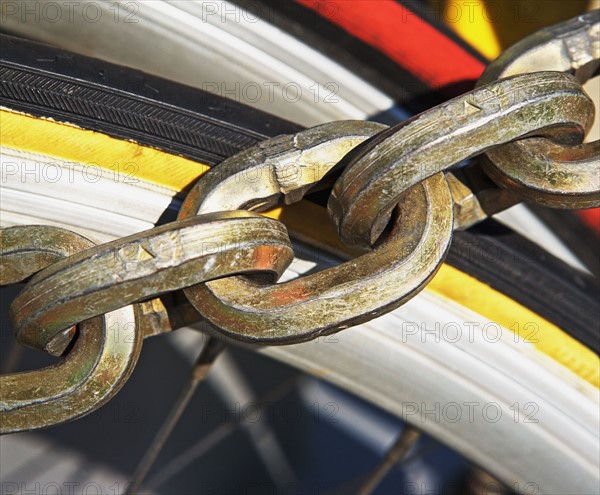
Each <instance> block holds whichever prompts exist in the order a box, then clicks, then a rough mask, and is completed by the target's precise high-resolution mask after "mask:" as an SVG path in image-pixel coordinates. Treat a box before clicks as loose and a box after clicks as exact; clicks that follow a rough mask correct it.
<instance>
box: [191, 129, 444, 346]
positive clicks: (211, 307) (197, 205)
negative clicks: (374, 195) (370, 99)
mask: <svg viewBox="0 0 600 495" xmlns="http://www.w3.org/2000/svg"><path fill="white" fill-rule="evenodd" d="M382 128H383V126H381V125H377V124H367V125H365V123H363V122H359V121H347V122H334V123H330V124H323V125H321V126H318V127H315V128H312V129H308V130H306V131H301V132H299V133H297V134H295V135H293V136H282V137H280V138H276V139H275V141H274V142H273V141H272V142H271V143H269V144H263V145H258V146H257V147H255V148H252V149H250V150H248V151H246V152H244V153H241V154H239V155H236V156H234V157H232V158H230V159H229V160H226V161H225V162H223V163H222V164H221V165H219V167H218V168H216V169H214V171H213V170H211V171H209V172H208V173H207V174H206V175H205V176H204V177H203V178H202V179H201V180H200V181H199V182H198V183H197V184H196V186H195V187H194V188H193V190H192V191H191V192H190V193H189V194H188V196H187V198H186V201H185V202H184V204H183V206H182V210H181V213H180V217H187V216H189V215H195V214H205V213H208V212H212V211H222V210H225V209H238V208H242V207H244V206H247V205H248V204H250V202H252V203H253V204H254V205H255V206H254V207H255V208H258V209H264V208H266V207H268V206H271V205H273V204H276V203H277V201H278V200H279V199H280V198H282V197H285V201H286V202H292V201H294V200H299V199H300V198H301V196H302V193H303V192H304V191H306V190H307V185H311V184H314V183H316V182H318V181H319V180H321V179H322V178H323V177H324V176H325V175H326V174H327V173H328V172H329V169H330V168H331V167H332V166H333V165H335V164H337V163H338V162H339V161H340V160H341V159H342V158H343V157H344V156H346V154H347V153H348V151H350V149H352V148H353V147H354V146H357V145H358V144H359V143H361V142H363V141H365V140H366V139H367V138H369V137H370V136H372V135H374V134H375V133H376V132H377V131H379V130H381V129H382ZM367 131H369V132H367ZM298 162H300V163H301V165H300V166H299V167H294V164H295V163H298ZM285 170H287V173H284V172H283V171H285ZM257 176H258V177H260V181H258V182H259V183H260V186H259V187H257V186H256V185H255V183H254V181H248V180H245V179H244V178H245V177H257ZM292 177H293V179H292ZM452 213H453V208H452V198H451V196H450V191H449V189H448V185H447V183H446V181H445V179H444V177H443V176H438V177H433V178H432V179H431V180H429V181H425V182H423V183H422V184H421V185H420V186H419V187H417V188H416V189H415V190H414V191H412V193H411V194H410V195H409V197H408V198H407V200H406V201H405V203H403V205H402V206H401V208H400V210H399V212H398V221H397V222H396V223H395V225H394V227H393V228H392V230H391V232H390V235H389V237H388V238H387V240H386V242H384V243H383V244H382V245H381V246H379V247H378V248H377V249H376V250H374V251H372V252H370V253H367V254H364V255H363V256H361V257H360V258H359V259H357V260H353V261H349V262H346V263H343V264H341V265H338V266H335V267H333V268H329V269H327V270H324V271H321V272H317V273H314V274H311V275H308V276H306V277H301V278H298V279H295V280H291V281H289V282H286V283H282V284H277V285H271V286H261V285H258V284H256V283H253V282H252V281H251V280H248V279H245V278H241V277H236V278H227V279H223V280H216V281H214V282H210V283H207V284H203V285H197V286H194V287H190V288H187V289H185V291H184V292H185V294H186V296H187V297H188V299H189V300H190V301H191V303H192V304H193V305H194V306H195V307H196V308H197V309H198V311H200V313H201V314H202V315H203V316H204V317H206V318H208V319H209V320H210V321H211V323H212V324H213V325H215V326H216V327H217V328H219V330H220V331H221V332H222V333H224V334H226V335H228V336H230V337H232V338H235V339H238V340H243V341H249V342H255V343H256V342H260V343H262V344H285V343H297V342H302V341H306V340H309V339H312V338H315V337H316V336H318V335H322V334H327V333H332V332H335V331H338V330H341V329H343V328H347V327H349V326H351V325H354V324H357V323H360V322H362V321H368V320H371V319H373V318H375V317H376V316H378V315H380V314H383V313H385V312H388V311H390V310H391V309H393V308H395V307H397V306H399V305H400V304H402V303H403V302H405V301H407V300H408V299H410V298H411V297H413V296H414V295H415V294H416V293H417V292H418V291H419V290H421V289H422V287H423V286H424V285H425V284H426V283H427V281H428V280H429V279H430V278H431V277H432V276H433V275H434V274H435V272H436V270H437V269H438V268H439V266H440V263H441V261H442V260H443V258H444V256H445V253H446V250H447V248H448V246H449V242H450V237H451V233H452V222H453V221H452Z"/></svg>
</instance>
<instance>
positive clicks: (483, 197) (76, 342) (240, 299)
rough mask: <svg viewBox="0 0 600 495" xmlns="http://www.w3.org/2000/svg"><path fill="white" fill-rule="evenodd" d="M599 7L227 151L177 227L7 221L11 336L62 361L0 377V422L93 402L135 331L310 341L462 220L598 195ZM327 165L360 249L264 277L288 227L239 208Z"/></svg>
mask: <svg viewBox="0 0 600 495" xmlns="http://www.w3.org/2000/svg"><path fill="white" fill-rule="evenodd" d="M597 18H598V12H597V11H596V12H591V13H589V14H587V15H584V16H581V17H578V18H576V19H574V20H571V21H569V22H566V23H563V24H561V25H559V26H556V27H553V28H549V29H546V30H542V31H540V32H539V33H537V34H536V35H534V36H532V37H529V38H527V39H525V40H524V41H522V42H521V43H518V44H517V45H515V46H514V47H512V48H511V49H509V50H507V51H506V52H505V53H504V54H503V55H502V56H501V57H500V58H499V59H498V60H496V61H495V62H494V63H492V64H491V65H490V66H489V68H488V69H487V70H486V72H485V73H484V74H483V76H482V78H481V80H480V81H479V83H478V85H477V87H476V88H475V89H474V90H473V91H470V92H468V93H466V94H464V95H462V96H459V97H457V98H454V99H452V100H450V101H448V102H446V103H444V104H442V105H440V106H438V107H435V108H433V109H431V110H428V111H426V112H424V113H422V114H420V115H418V116H416V117H414V118H412V119H409V120H408V121H406V122H403V123H401V124H399V125H397V126H394V127H391V128H388V127H387V126H383V125H380V124H375V123H370V122H358V121H343V122H332V123H329V124H324V125H321V126H317V127H314V128H311V129H307V130H305V131H301V132H299V133H297V134H294V135H288V136H279V137H276V138H273V139H270V140H267V141H265V142H263V143H260V144H258V145H257V146H255V147H253V148H251V149H248V150H246V151H244V152H242V153H240V154H238V155H236V156H234V157H232V158H229V159H228V160H225V161H224V162H223V163H221V164H220V165H219V166H218V167H216V168H214V169H212V170H211V171H209V172H208V173H206V174H205V175H204V176H203V177H202V178H201V179H200V180H199V181H198V183H197V184H196V185H195V186H194V187H193V189H192V190H191V192H190V193H189V194H188V196H187V198H186V200H185V202H184V204H183V207H182V209H181V211H180V214H179V219H178V220H177V221H176V222H172V223H169V224H166V225H163V226H160V227H157V228H155V229H151V230H149V231H146V232H142V233H140V234H135V235H133V236H129V237H125V238H122V239H119V240H117V241H114V242H111V243H107V244H103V245H101V246H96V247H94V245H93V243H92V242H91V241H88V240H87V239H84V238H83V237H81V236H78V235H77V234H74V233H72V232H68V231H65V230H63V229H57V228H54V227H41V226H35V227H14V228H9V229H2V230H0V284H3V285H6V284H12V283H16V282H19V281H23V280H25V279H28V278H29V280H28V283H27V285H26V286H25V288H24V289H23V290H22V292H21V293H20V294H19V295H18V296H17V298H16V299H15V300H14V301H13V303H12V306H11V315H12V319H13V323H14V327H15V332H16V338H17V340H18V341H19V342H20V343H22V344H25V345H28V346H31V347H34V348H37V349H41V350H44V351H46V352H49V353H51V354H55V355H61V356H62V361H61V362H60V363H59V364H58V365H55V366H52V367H49V368H45V369H41V370H35V371H31V372H27V373H24V374H23V373H21V374H11V375H4V376H1V377H0V386H1V389H0V390H1V392H0V431H1V432H3V433H4V432H10V431H18V430H23V429H34V428H39V427H43V426H47V425H50V424H56V423H59V422H63V421H67V420H69V419H73V418H75V417H78V416H81V415H83V414H86V413H89V412H91V411H92V410H94V409H95V408H97V407H99V406H100V405H101V404H102V403H104V402H105V401H107V400H108V399H109V398H110V397H112V396H113V395H114V394H115V393H116V392H117V391H118V390H119V388H120V387H121V386H122V385H123V383H124V382H125V380H126V379H127V377H128V376H129V373H130V372H131V370H132V369H133V366H134V365H135V363H136V361H137V358H138V356H139V352H140V349H141V341H142V339H143V337H146V336H150V335H154V334H157V333H162V332H165V331H169V330H172V329H175V328H178V327H179V326H183V325H186V324H189V323H191V322H194V321H197V320H199V319H200V318H201V317H202V318H206V319H207V320H208V321H209V322H210V323H211V324H212V325H213V326H214V333H215V335H217V336H219V338H221V337H225V338H232V339H235V340H241V341H246V342H253V343H259V344H269V345H271V344H292V343H297V342H302V341H306V340H310V339H312V338H315V337H317V336H319V335H321V334H327V333H332V332H336V331H339V330H342V329H344V328H347V327H349V326H352V325H356V324H358V323H360V322H365V321H368V320H371V319H373V318H375V317H377V316H379V315H381V314H384V313H386V312H388V311H390V310H392V309H393V308H395V307H398V306H399V305H401V304H403V303H404V302H406V301H408V300H409V299H410V298H412V297H414V295H416V294H417V293H418V292H419V291H420V290H422V289H423V288H424V287H425V286H426V284H427V283H428V281H429V280H430V279H431V278H432V277H433V275H434V274H435V273H436V271H437V269H438V268H439V267H440V266H441V263H442V262H443V260H444V257H445V254H446V252H447V250H448V248H449V246H450V243H451V240H452V232H453V230H455V229H462V228H467V227H469V226H471V225H474V224H475V223H477V222H480V221H482V220H483V219H485V218H486V217H487V216H489V215H491V214H493V213H495V212H498V211H501V210H502V209H505V208H507V207H509V206H511V205H513V204H516V203H518V202H519V201H522V200H523V199H527V200H530V201H535V202H538V203H541V204H544V205H547V206H552V207H559V208H582V207H597V206H600V144H599V143H598V142H595V143H589V144H581V143H582V141H583V138H584V136H585V133H586V132H587V131H588V130H589V128H590V126H591V124H592V121H593V119H594V105H593V103H592V101H591V100H590V99H589V97H588V96H587V95H586V93H585V92H584V91H583V89H582V87H581V83H583V82H585V80H587V78H589V77H591V76H592V75H594V74H596V73H597V72H598V67H599V65H600V63H599V59H600V27H599V23H598V21H597ZM539 71H553V72H539ZM530 72H535V73H533V74H529V73H530ZM565 72H570V73H572V74H574V76H573V75H570V74H568V73H565ZM469 158H473V159H474V160H471V162H470V164H469V165H467V166H461V165H462V164H464V163H465V160H466V159H469ZM339 173H341V175H339ZM338 175H339V177H338V178H337V180H335V183H334V184H333V189H332V193H331V195H330V198H329V204H328V207H329V211H330V214H331V217H332V219H333V221H334V222H335V224H336V226H337V228H338V232H339V235H340V237H341V239H342V240H343V241H344V242H345V243H347V244H348V245H350V246H355V247H358V248H359V249H360V252H362V253H364V254H362V255H360V256H359V257H357V258H355V259H353V260H350V261H348V262H346V263H343V264H341V265H338V266H336V267H333V268H330V269H328V270H324V271H322V272H318V273H314V274H311V275H308V276H305V277H301V278H298V279H295V280H292V281H290V282H286V283H280V284H275V283H274V282H276V280H277V278H278V277H279V276H280V275H281V274H282V272H283V271H284V270H285V269H286V267H287V266H288V265H289V263H290V262H291V260H292V258H293V251H292V247H291V244H290V241H289V238H288V236H287V232H286V230H285V227H284V226H283V224H281V223H280V222H278V221H276V220H271V219H268V218H264V217H261V216H258V215H257V214H256V213H250V212H248V211H244V210H253V211H254V212H259V211H264V210H265V209H267V208H269V207H272V206H274V205H276V204H278V203H280V202H284V203H287V204H289V203H293V202H296V201H299V200H300V199H301V198H302V197H303V196H304V195H305V194H306V193H307V192H308V191H309V190H311V189H313V188H314V187H315V186H317V185H323V184H331V182H332V180H333V179H335V178H336V177H337V176H338ZM240 275H242V276H240ZM30 277H31V278H30ZM182 293H183V294H185V297H186V298H187V300H184V299H183V298H182V296H181V294H182ZM188 301H189V303H188ZM190 303H191V304H190ZM194 308H195V309H194ZM82 322H83V323H82ZM75 325H77V327H75ZM75 328H77V330H75ZM125 329H129V330H130V331H128V332H127V331H125ZM115 332H116V333H115ZM115 335H116V336H115Z"/></svg>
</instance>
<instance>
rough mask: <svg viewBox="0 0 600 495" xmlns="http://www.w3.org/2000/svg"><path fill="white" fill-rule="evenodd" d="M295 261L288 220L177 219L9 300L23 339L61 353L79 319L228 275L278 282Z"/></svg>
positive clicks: (58, 267)
mask: <svg viewBox="0 0 600 495" xmlns="http://www.w3.org/2000/svg"><path fill="white" fill-rule="evenodd" d="M292 259H293V251H292V247H291V244H290V241H289V238H288V235H287V231H286V230H285V227H284V226H283V224H282V223H280V222H278V221H276V220H272V219H269V218H264V217H261V216H258V215H256V214H254V213H250V212H246V211H237V212H222V213H216V214H212V215H202V216H198V217H193V218H189V219H187V220H180V221H177V222H172V223H170V224H167V225H164V226H161V227H157V228H154V229H151V230H149V231H146V232H141V233H139V234H134V235H131V236H128V237H123V238H121V239H118V240H117V241H114V242H109V243H106V244H103V245H101V246H99V247H97V248H93V249H87V250H85V251H82V252H80V253H78V254H76V255H73V256H71V257H69V258H67V259H65V260H62V261H59V262H57V263H54V264H53V265H51V266H50V267H48V268H46V269H45V270H43V271H41V272H40V273H38V274H37V275H35V276H34V277H33V278H32V279H31V280H30V281H29V283H28V284H27V286H26V287H25V288H24V289H23V290H22V291H21V292H20V293H19V295H18V296H17V297H16V298H15V300H14V301H13V303H12V305H11V316H12V321H13V325H14V329H15V334H16V337H17V340H18V341H19V342H21V343H22V344H25V345H28V346H30V347H34V348H38V349H43V350H46V351H48V352H50V353H51V354H55V355H60V354H62V352H63V351H64V349H65V347H66V345H68V340H66V339H64V338H62V336H63V335H64V331H65V330H66V329H69V328H70V327H72V326H73V325H75V324H77V323H79V322H81V321H84V320H87V319H89V318H92V317H94V316H98V315H102V314H104V313H107V312H109V311H112V310H114V309H117V308H120V307H123V306H124V305H127V304H131V303H134V302H139V301H143V300H147V299H150V298H153V297H156V296H159V295H161V294H164V293H167V292H172V291H175V290H179V289H182V288H183V287H187V286H190V285H194V284H198V283H200V282H204V281H206V280H212V279H215V278H219V277H224V276H227V275H234V274H239V273H248V272H253V273H256V272H259V273H261V276H262V277H263V279H264V280H269V281H275V280H277V278H278V277H279V275H281V273H283V271H284V270H285V268H286V267H287V266H288V265H289V264H290V263H291V261H292ZM265 277H266V278H265Z"/></svg>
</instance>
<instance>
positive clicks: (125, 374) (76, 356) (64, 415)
mask: <svg viewBox="0 0 600 495" xmlns="http://www.w3.org/2000/svg"><path fill="white" fill-rule="evenodd" d="M93 245H94V244H93V243H92V242H91V241H89V240H87V239H85V238H84V237H82V236H80V235H78V234H75V233H73V232H70V231H67V230H64V229H59V228H56V227H46V226H43V227H42V226H23V227H11V228H8V229H1V230H0V267H1V269H0V284H1V285H8V284H14V283H18V282H21V281H23V280H25V279H26V278H27V277H28V276H30V275H32V274H33V273H35V272H37V271H39V270H42V269H44V268H46V267H47V266H52V263H55V262H58V261H59V260H61V259H63V258H65V257H66V256H69V255H70V254H72V253H75V252H77V251H79V250H81V249H87V248H91V247H92V246H93ZM135 329H136V311H135V309H134V307H133V306H126V307H123V308H121V309H118V310H116V311H112V312H109V313H106V314H104V315H102V316H100V317H97V318H93V319H90V320H88V321H85V322H83V323H82V324H81V325H80V326H79V332H78V335H77V336H76V339H75V342H74V344H73V347H72V348H71V349H70V350H69V352H68V354H67V355H66V356H65V357H63V358H62V359H61V361H60V362H59V363H58V364H56V365H53V366H48V367H46V368H42V369H38V370H34V371H27V372H23V373H11V374H6V375H0V433H10V432H15V431H22V430H33V429H37V428H43V427H46V426H50V425H53V424H57V423H62V422H65V421H70V420H72V419H75V418H77V417H80V416H83V415H85V414H88V413H90V412H92V411H93V410H95V409H97V408H98V407H100V406H101V405H102V404H104V403H105V402H107V401H108V400H109V399H110V398H111V397H113V396H114V395H115V394H116V393H117V392H118V391H119V390H120V389H121V387H122V386H123V385H124V384H125V382H126V381H127V379H128V378H129V375H130V374H131V372H132V371H133V368H134V366H135V363H136V362H137V359H138V356H139V354H140V351H141V344H142V337H141V335H140V334H139V332H136V331H135Z"/></svg>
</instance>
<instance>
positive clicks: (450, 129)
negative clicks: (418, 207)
mask: <svg viewBox="0 0 600 495" xmlns="http://www.w3.org/2000/svg"><path fill="white" fill-rule="evenodd" d="M593 117H594V104H593V102H592V101H591V100H590V99H589V97H588V96H587V95H586V94H585V93H584V92H583V91H582V90H581V86H580V84H579V83H578V82H577V81H576V80H575V79H574V78H573V77H572V76H570V75H568V74H563V73H556V72H548V73H538V74H527V75H522V76H514V77H512V78H509V79H503V80H500V81H497V82H493V83H490V84H488V85H485V86H483V87H481V88H478V89H475V90H473V91H470V92H469V93H466V94H464V95H462V96H459V97H457V98H454V99H452V100H450V101H448V102H446V103H444V104H442V105H439V106H438V107H436V108H433V109H431V110H428V111H426V112H424V113H422V114H420V115H418V116H416V117H414V118H413V119H410V120H408V121H406V122H402V123H401V124H398V125H397V126H395V127H392V128H390V129H388V130H387V131H384V132H382V133H380V134H378V135H377V136H376V137H375V138H374V139H372V140H371V141H369V143H367V144H366V145H365V146H363V147H361V149H360V151H359V152H358V153H357V154H355V156H354V157H353V158H352V160H350V163H349V164H348V166H347V167H346V169H345V170H344V173H343V174H342V176H341V177H340V179H339V180H338V181H337V182H336V183H335V186H334V188H333V191H332V193H331V196H330V198H329V205H328V206H329V211H330V212H331V214H332V216H333V219H334V220H335V222H336V225H337V226H338V229H339V234H340V237H341V238H342V240H343V241H344V242H346V243H347V244H350V245H358V246H365V247H366V246H370V245H373V244H374V243H375V241H376V240H377V239H378V238H379V236H380V235H381V233H382V232H383V230H384V229H385V227H386V226H387V224H388V223H389V219H390V215H391V212H392V210H393V209H394V208H395V207H396V205H397V204H398V202H400V201H401V197H402V194H404V193H405V191H407V190H408V189H409V188H410V187H412V186H414V185H415V184H418V183H420V182H422V181H423V180H425V179H427V178H428V177H432V176H433V175H434V174H437V173H441V172H443V171H445V170H448V169H449V168H451V167H453V166H454V165H456V164H457V163H459V162H460V161H462V160H465V159H467V158H470V157H473V156H476V155H478V154H480V153H482V152H483V151H486V150H488V149H490V148H492V147H495V146H498V145H501V144H504V143H507V142H509V141H512V140H514V139H518V138H522V137H525V136H529V135H532V134H533V133H535V134H536V135H547V136H549V137H552V138H553V139H557V140H559V139H560V140H563V141H565V142H577V141H578V140H581V139H582V138H583V134H584V132H585V131H586V130H587V129H588V128H589V127H590V126H591V122H592V119H593Z"/></svg>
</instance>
